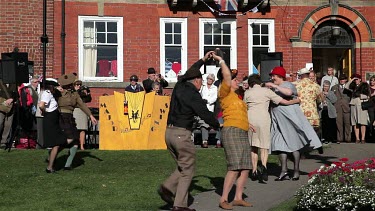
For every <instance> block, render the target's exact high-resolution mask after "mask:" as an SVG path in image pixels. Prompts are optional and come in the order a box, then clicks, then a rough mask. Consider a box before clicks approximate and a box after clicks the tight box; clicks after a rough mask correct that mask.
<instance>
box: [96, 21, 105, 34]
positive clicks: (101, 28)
mask: <svg viewBox="0 0 375 211" xmlns="http://www.w3.org/2000/svg"><path fill="white" fill-rule="evenodd" d="M95 24H96V31H97V32H105V22H96V23H95Z"/></svg>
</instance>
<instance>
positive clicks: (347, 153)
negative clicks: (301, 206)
mask: <svg viewBox="0 0 375 211" xmlns="http://www.w3.org/2000/svg"><path fill="white" fill-rule="evenodd" d="M324 149H325V150H324V154H322V155H319V154H315V153H312V154H311V157H309V159H304V160H301V165H300V169H301V174H302V175H301V177H300V180H299V181H292V180H286V181H281V182H277V181H274V179H275V178H276V175H278V174H279V172H280V168H279V167H278V166H269V167H268V168H269V171H271V172H270V177H269V181H268V182H267V183H268V184H260V183H259V182H257V181H251V180H250V179H249V181H248V184H247V186H246V190H245V191H244V194H245V195H246V196H247V199H246V200H247V201H249V202H251V203H253V204H254V207H251V208H242V207H234V209H233V210H251V211H265V210H269V209H270V208H272V207H275V206H277V205H278V204H280V203H281V202H283V201H286V200H288V199H290V198H292V197H293V195H294V194H295V192H296V190H297V189H298V188H299V187H301V185H303V184H306V182H307V179H308V176H307V174H308V173H309V172H311V171H313V170H315V169H317V168H319V167H320V166H321V165H322V164H330V163H331V162H333V161H338V160H339V158H343V157H347V158H349V163H351V162H354V161H356V160H360V159H364V158H368V157H375V144H374V143H370V144H330V145H328V146H327V147H326V148H324ZM288 167H289V169H290V170H291V169H293V165H292V163H288ZM223 177H224V175H223ZM220 194H221V190H213V191H209V192H203V193H200V194H198V195H196V196H194V198H195V200H194V203H193V205H191V208H195V209H197V210H198V211H211V210H212V211H214V210H221V209H220V208H219V207H218V205H219V199H220Z"/></svg>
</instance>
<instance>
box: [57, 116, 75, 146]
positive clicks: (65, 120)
mask: <svg viewBox="0 0 375 211" xmlns="http://www.w3.org/2000/svg"><path fill="white" fill-rule="evenodd" d="M60 127H61V129H62V130H63V131H64V133H65V136H66V137H67V138H68V139H75V140H78V139H79V132H78V130H77V125H76V120H75V118H74V117H73V114H69V113H61V114H60Z"/></svg>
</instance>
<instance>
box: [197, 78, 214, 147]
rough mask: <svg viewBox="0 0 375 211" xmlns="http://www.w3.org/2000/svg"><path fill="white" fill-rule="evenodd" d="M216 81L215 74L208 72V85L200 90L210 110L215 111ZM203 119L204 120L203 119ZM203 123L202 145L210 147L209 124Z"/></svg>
mask: <svg viewBox="0 0 375 211" xmlns="http://www.w3.org/2000/svg"><path fill="white" fill-rule="evenodd" d="M214 81H215V75H214V74H212V73H211V74H208V75H207V85H205V86H202V89H201V91H200V93H201V96H202V99H203V100H205V101H206V105H207V108H208V110H209V111H211V112H214V108H215V102H216V100H217V86H215V85H214V84H213V83H214ZM201 121H203V120H201ZM200 123H202V125H201V131H202V147H203V148H207V147H208V130H207V129H208V127H209V126H208V125H207V124H206V123H204V122H200Z"/></svg>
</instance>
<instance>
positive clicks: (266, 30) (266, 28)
mask: <svg viewBox="0 0 375 211" xmlns="http://www.w3.org/2000/svg"><path fill="white" fill-rule="evenodd" d="M262 34H268V25H266V24H263V25H262Z"/></svg>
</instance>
